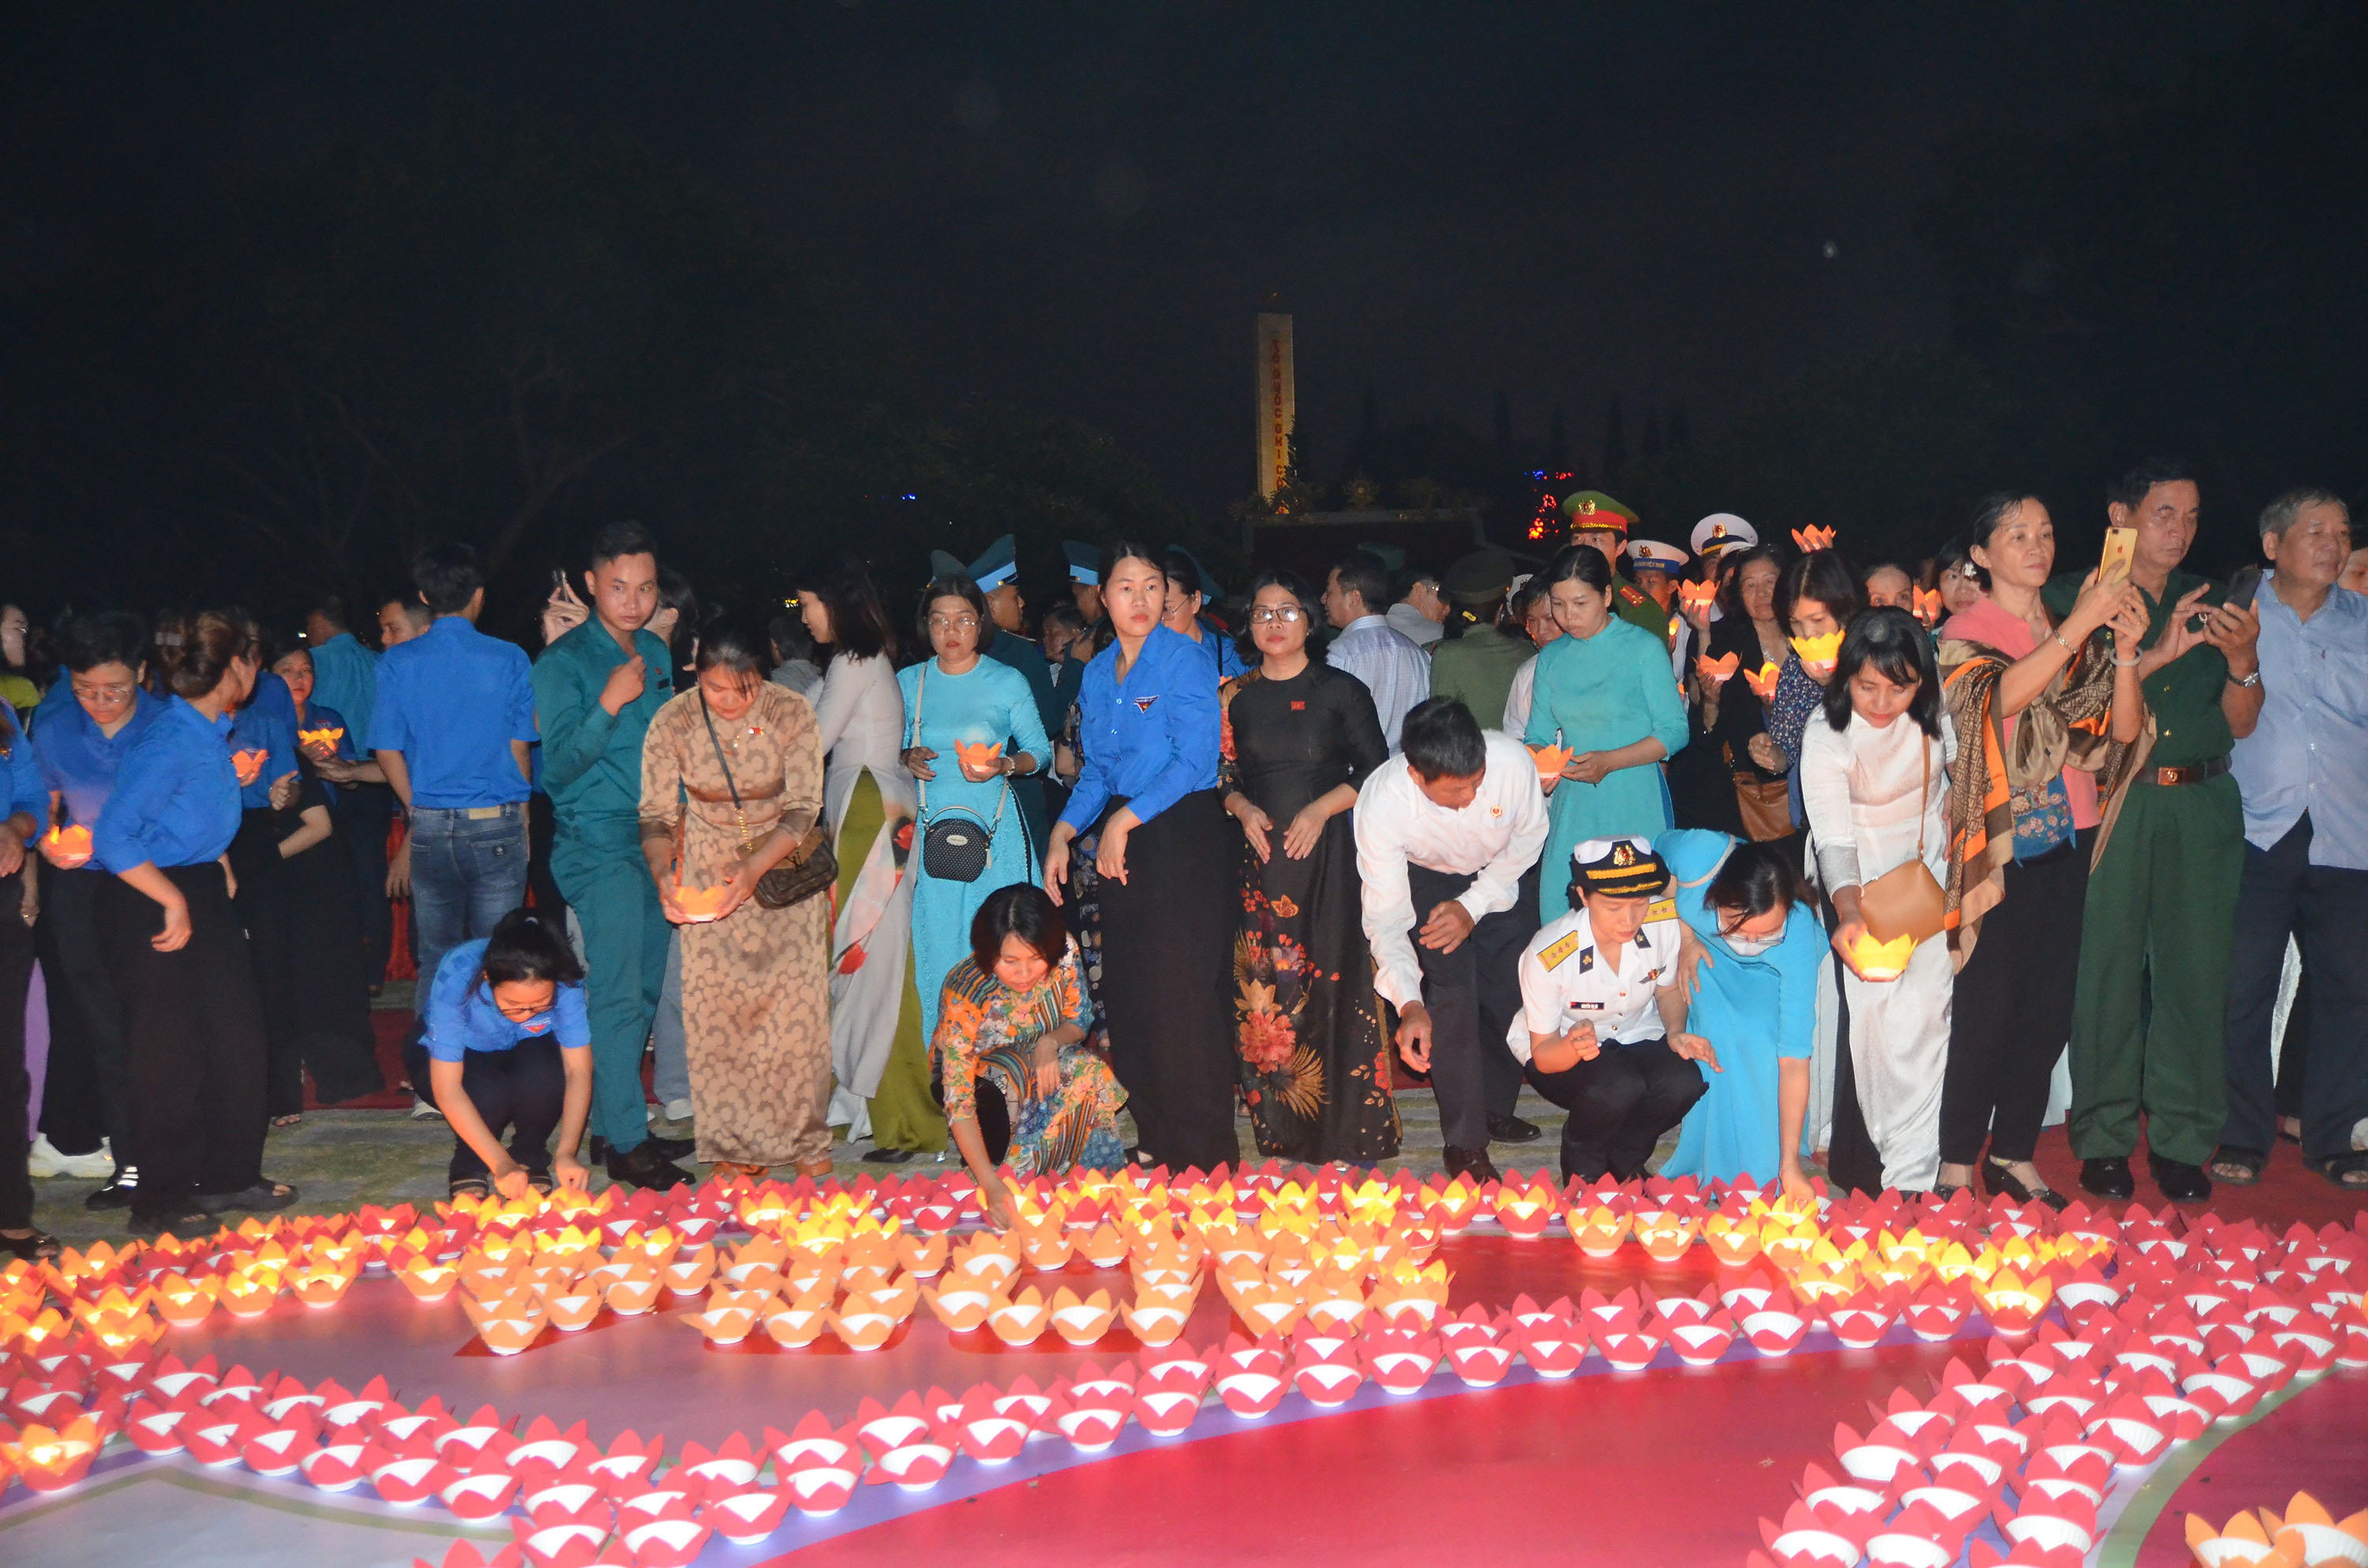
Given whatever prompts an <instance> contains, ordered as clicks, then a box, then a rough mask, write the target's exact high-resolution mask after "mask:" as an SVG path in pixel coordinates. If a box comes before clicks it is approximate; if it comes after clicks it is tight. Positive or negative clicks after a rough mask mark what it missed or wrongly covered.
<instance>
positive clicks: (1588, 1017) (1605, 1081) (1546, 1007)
mask: <svg viewBox="0 0 2368 1568" xmlns="http://www.w3.org/2000/svg"><path fill="white" fill-rule="evenodd" d="M1668 881H1669V869H1668V866H1666V865H1664V864H1663V863H1662V860H1661V858H1660V857H1659V856H1658V855H1656V854H1655V853H1654V852H1653V846H1652V843H1651V841H1649V840H1647V839H1643V838H1590V839H1588V840H1587V841H1586V842H1585V843H1583V844H1581V845H1580V846H1578V847H1577V849H1575V850H1573V851H1572V852H1571V864H1570V902H1571V904H1572V906H1573V907H1572V909H1571V912H1570V913H1569V914H1567V915H1564V916H1562V917H1561V918H1560V919H1558V920H1552V921H1548V922H1547V923H1546V925H1545V926H1544V927H1543V928H1542V929H1541V930H1540V931H1539V932H1538V934H1537V935H1536V936H1534V937H1531V938H1530V943H1529V946H1528V947H1527V948H1526V949H1523V950H1522V953H1521V967H1520V974H1521V1017H1520V1018H1519V1019H1517V1020H1515V1022H1514V1024H1513V1027H1512V1029H1511V1031H1510V1032H1509V1033H1508V1034H1507V1036H1506V1037H1505V1044H1506V1045H1507V1047H1508V1048H1509V1049H1510V1050H1511V1051H1512V1053H1513V1054H1514V1055H1515V1056H1517V1057H1519V1058H1520V1060H1521V1063H1522V1065H1523V1067H1524V1068H1525V1069H1526V1070H1527V1073H1528V1076H1529V1081H1530V1086H1531V1088H1533V1089H1535V1090H1537V1092H1538V1093H1540V1094H1541V1095H1543V1096H1545V1097H1546V1098H1547V1099H1550V1100H1552V1101H1553V1102H1554V1104H1556V1105H1558V1106H1560V1107H1562V1108H1563V1109H1565V1110H1566V1111H1568V1112H1569V1113H1570V1118H1569V1119H1568V1120H1566V1121H1565V1122H1564V1123H1563V1129H1562V1176H1563V1180H1565V1182H1567V1181H1569V1180H1570V1179H1572V1178H1573V1177H1577V1179H1579V1180H1581V1181H1588V1182H1592V1181H1597V1180H1600V1179H1601V1178H1602V1177H1603V1176H1605V1175H1607V1174H1609V1175H1610V1176H1611V1177H1612V1179H1614V1180H1615V1181H1628V1180H1630V1179H1632V1178H1634V1177H1636V1176H1643V1175H1644V1174H1645V1160H1646V1159H1648V1158H1649V1157H1650V1156H1651V1155H1652V1153H1653V1147H1654V1145H1655V1144H1656V1143H1657V1142H1660V1138H1661V1134H1662V1133H1664V1132H1667V1131H1668V1130H1669V1129H1670V1128H1672V1127H1675V1126H1676V1125H1677V1124H1678V1123H1679V1121H1681V1120H1683V1119H1685V1114H1686V1112H1687V1111H1688V1110H1690V1109H1691V1108H1692V1107H1693V1103H1694V1101H1696V1100H1698V1099H1700V1098H1702V1093H1703V1090H1704V1089H1705V1088H1707V1087H1708V1083H1707V1081H1706V1080H1705V1079H1704V1078H1703V1077H1702V1070H1701V1069H1700V1068H1698V1067H1696V1066H1695V1065H1694V1063H1695V1062H1706V1063H1708V1064H1709V1067H1710V1070H1711V1071H1712V1072H1713V1073H1715V1072H1717V1071H1718V1070H1719V1067H1718V1057H1717V1055H1716V1053H1715V1052H1713V1051H1712V1050H1711V1048H1710V1042H1709V1041H1707V1040H1703V1039H1702V1037H1700V1036H1699V1035H1690V1034H1688V1033H1686V1032H1685V1023H1686V1002H1685V994H1684V993H1683V992H1682V991H1681V990H1680V989H1679V985H1678V952H1679V944H1680V943H1681V942H1682V941H1683V939H1684V932H1683V930H1682V928H1681V927H1680V926H1679V921H1678V912H1677V906H1676V905H1675V904H1674V903H1670V902H1669V901H1668V899H1667V898H1665V897H1664V896H1663V894H1664V893H1665V892H1667V890H1668Z"/></svg>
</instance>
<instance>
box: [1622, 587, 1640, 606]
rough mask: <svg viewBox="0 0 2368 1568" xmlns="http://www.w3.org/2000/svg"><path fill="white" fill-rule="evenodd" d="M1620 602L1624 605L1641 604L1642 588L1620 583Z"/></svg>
mask: <svg viewBox="0 0 2368 1568" xmlns="http://www.w3.org/2000/svg"><path fill="white" fill-rule="evenodd" d="M1620 602H1621V603H1622V604H1624V605H1640V604H1643V603H1644V602H1645V594H1644V590H1643V589H1641V588H1632V587H1630V586H1629V585H1627V584H1625V583H1622V584H1621V585H1620Z"/></svg>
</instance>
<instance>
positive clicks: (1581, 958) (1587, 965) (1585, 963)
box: [1578, 948, 1595, 974]
mask: <svg viewBox="0 0 2368 1568" xmlns="http://www.w3.org/2000/svg"><path fill="white" fill-rule="evenodd" d="M1594 967H1595V949H1593V948H1589V949H1587V950H1586V951H1585V952H1582V953H1580V954H1579V955H1578V972H1579V973H1581V974H1585V973H1586V972H1587V971H1588V970H1591V969H1593V968H1594Z"/></svg>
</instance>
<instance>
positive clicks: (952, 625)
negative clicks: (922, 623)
mask: <svg viewBox="0 0 2368 1568" xmlns="http://www.w3.org/2000/svg"><path fill="white" fill-rule="evenodd" d="M929 630H930V631H977V630H978V617H976V616H974V615H958V616H956V617H954V618H953V619H951V620H948V619H946V618H945V617H944V616H941V615H933V616H931V617H929Z"/></svg>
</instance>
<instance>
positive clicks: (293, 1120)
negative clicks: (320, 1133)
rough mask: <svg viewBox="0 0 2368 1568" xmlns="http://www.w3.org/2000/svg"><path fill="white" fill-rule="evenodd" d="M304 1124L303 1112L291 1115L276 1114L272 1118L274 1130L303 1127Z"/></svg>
mask: <svg viewBox="0 0 2368 1568" xmlns="http://www.w3.org/2000/svg"><path fill="white" fill-rule="evenodd" d="M303 1125H304V1118H303V1117H302V1115H301V1114H297V1115H291V1116H275V1117H273V1118H272V1119H271V1127H272V1131H275V1132H276V1131H280V1130H282V1129H284V1128H290V1127H302V1126H303Z"/></svg>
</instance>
